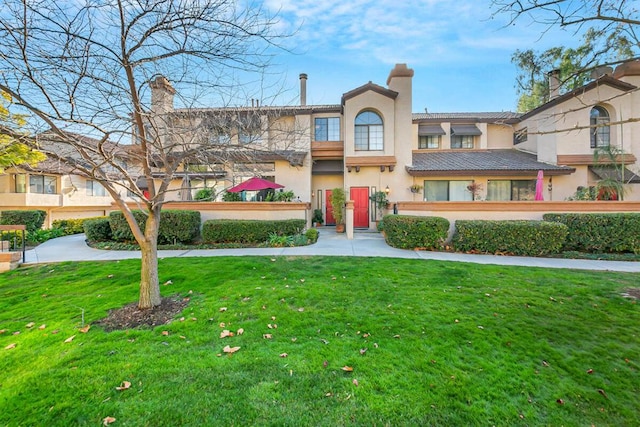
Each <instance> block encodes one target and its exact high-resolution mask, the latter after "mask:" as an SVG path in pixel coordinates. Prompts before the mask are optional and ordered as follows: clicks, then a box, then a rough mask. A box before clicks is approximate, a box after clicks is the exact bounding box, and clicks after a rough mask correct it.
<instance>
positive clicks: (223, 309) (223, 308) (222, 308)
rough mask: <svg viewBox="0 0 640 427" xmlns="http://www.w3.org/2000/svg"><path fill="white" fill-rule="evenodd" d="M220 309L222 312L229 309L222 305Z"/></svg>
mask: <svg viewBox="0 0 640 427" xmlns="http://www.w3.org/2000/svg"><path fill="white" fill-rule="evenodd" d="M219 311H220V313H223V312H225V311H227V307H220V310H219Z"/></svg>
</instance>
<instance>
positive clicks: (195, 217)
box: [109, 210, 200, 245]
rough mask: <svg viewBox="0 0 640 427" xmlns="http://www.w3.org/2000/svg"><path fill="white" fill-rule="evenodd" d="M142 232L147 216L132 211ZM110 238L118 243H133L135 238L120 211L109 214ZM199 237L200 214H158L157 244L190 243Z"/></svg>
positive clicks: (165, 212) (193, 212)
mask: <svg viewBox="0 0 640 427" xmlns="http://www.w3.org/2000/svg"><path fill="white" fill-rule="evenodd" d="M132 213H133V216H134V217H135V219H136V221H137V222H138V225H139V226H140V228H141V229H142V230H144V227H145V225H146V223H147V215H146V214H145V213H144V212H142V211H139V210H136V211H133V212H132ZM109 223H110V225H111V233H112V238H113V240H115V241H119V242H133V241H135V237H133V233H132V232H131V228H130V227H129V223H128V222H127V221H126V219H125V217H124V214H123V213H122V212H120V211H115V212H111V214H109ZM199 236H200V212H198V211H177V210H166V211H162V212H161V214H160V228H159V230H158V244H161V245H164V244H175V243H191V242H193V241H194V240H196V239H197V238H198V237H199Z"/></svg>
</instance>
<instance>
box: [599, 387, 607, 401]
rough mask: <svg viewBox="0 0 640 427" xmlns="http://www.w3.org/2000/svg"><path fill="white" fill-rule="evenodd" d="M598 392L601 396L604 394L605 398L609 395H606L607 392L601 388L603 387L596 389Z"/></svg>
mask: <svg viewBox="0 0 640 427" xmlns="http://www.w3.org/2000/svg"><path fill="white" fill-rule="evenodd" d="M598 393H600V394H601V395H603V396H604V397H606V398H607V399H608V398H609V397H607V393H605V392H604V390H603V389H601V388H599V389H598Z"/></svg>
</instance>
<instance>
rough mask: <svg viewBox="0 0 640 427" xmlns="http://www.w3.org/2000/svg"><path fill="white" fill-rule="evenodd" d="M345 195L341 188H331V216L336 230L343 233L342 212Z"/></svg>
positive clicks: (343, 210) (345, 200)
mask: <svg viewBox="0 0 640 427" xmlns="http://www.w3.org/2000/svg"><path fill="white" fill-rule="evenodd" d="M346 202H347V196H346V194H345V192H344V189H342V188H334V189H333V190H331V207H332V208H333V217H334V218H335V220H336V232H337V233H344V214H345V203H346Z"/></svg>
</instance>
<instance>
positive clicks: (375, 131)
mask: <svg viewBox="0 0 640 427" xmlns="http://www.w3.org/2000/svg"><path fill="white" fill-rule="evenodd" d="M355 131H356V135H355V137H356V141H355V148H356V151H373V150H383V149H384V126H383V125H382V118H381V117H380V116H379V115H378V114H376V113H374V112H373V111H363V112H362V113H360V114H358V115H357V116H356V129H355Z"/></svg>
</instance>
